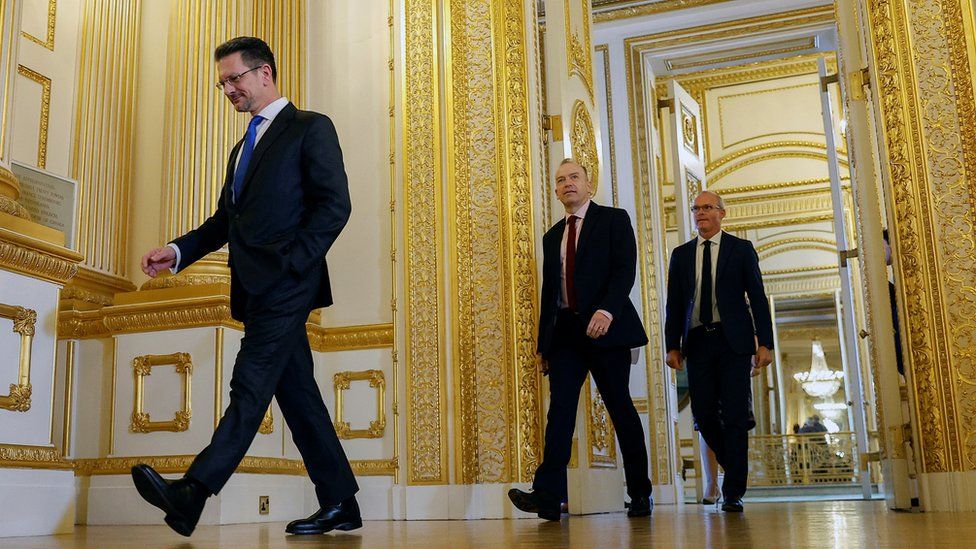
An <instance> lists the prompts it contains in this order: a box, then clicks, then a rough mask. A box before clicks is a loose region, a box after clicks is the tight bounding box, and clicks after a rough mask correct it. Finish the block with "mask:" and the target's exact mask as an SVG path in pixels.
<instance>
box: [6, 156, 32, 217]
mask: <svg viewBox="0 0 976 549" xmlns="http://www.w3.org/2000/svg"><path fill="white" fill-rule="evenodd" d="M2 172H8V173H9V170H6V169H4V168H3V166H0V173H2ZM0 183H4V182H3V181H0ZM0 213H4V214H7V215H12V216H14V217H19V218H21V219H27V220H29V219H30V218H31V216H30V213H29V212H28V211H27V208H25V207H23V206H21V205H20V202H17V201H16V200H14V199H13V198H10V197H8V196H4V195H2V194H0Z"/></svg>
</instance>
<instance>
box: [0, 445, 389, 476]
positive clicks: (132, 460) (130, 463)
mask: <svg viewBox="0 0 976 549" xmlns="http://www.w3.org/2000/svg"><path fill="white" fill-rule="evenodd" d="M2 451H3V447H2V446H0V452H2ZM0 455H2V454H0ZM195 458H196V456H188V455H178V456H136V457H113V458H96V459H77V460H74V469H75V475H76V476H79V477H88V476H100V475H129V474H130V470H131V469H132V468H133V467H135V466H136V465H139V464H140V463H144V464H146V465H149V466H151V467H152V468H153V469H155V470H156V471H157V472H159V473H162V474H164V475H167V474H177V473H185V472H186V471H187V469H189V468H190V464H191V463H193V460H194V459H195ZM349 464H350V465H351V466H352V471H353V473H354V474H356V475H357V476H393V475H394V473H395V472H396V470H397V468H398V467H399V466H398V464H397V461H396V460H395V459H362V460H355V459H354V460H349ZM69 468H70V464H69ZM236 472H238V473H250V474H259V475H296V476H304V475H306V474H308V471H307V470H306V469H305V464H304V463H302V461H301V460H297V459H285V458H273V457H253V456H244V459H243V460H241V463H240V465H238V466H237V470H236Z"/></svg>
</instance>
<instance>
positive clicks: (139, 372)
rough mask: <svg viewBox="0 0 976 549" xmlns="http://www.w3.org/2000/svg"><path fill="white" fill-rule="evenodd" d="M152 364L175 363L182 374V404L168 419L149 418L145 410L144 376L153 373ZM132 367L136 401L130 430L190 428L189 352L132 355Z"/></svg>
mask: <svg viewBox="0 0 976 549" xmlns="http://www.w3.org/2000/svg"><path fill="white" fill-rule="evenodd" d="M155 366H175V367H176V371H177V373H179V374H181V375H182V376H183V404H182V407H181V409H180V410H177V411H176V413H175V414H174V416H173V419H171V420H169V421H152V420H151V419H150V417H149V413H148V412H146V411H145V410H144V404H145V391H146V383H145V379H146V377H147V376H149V375H150V374H152V369H153V367H155ZM132 371H133V374H134V375H135V391H134V393H135V402H134V407H133V410H132V422H131V423H130V424H129V430H130V431H132V432H133V433H150V432H153V431H170V432H174V433H178V432H182V431H186V430H187V429H189V428H190V417H191V416H192V412H191V409H190V387H191V385H190V381H191V377H192V373H193V363H192V362H191V360H190V354H189V353H173V354H169V355H143V356H137V357H135V358H134V359H132Z"/></svg>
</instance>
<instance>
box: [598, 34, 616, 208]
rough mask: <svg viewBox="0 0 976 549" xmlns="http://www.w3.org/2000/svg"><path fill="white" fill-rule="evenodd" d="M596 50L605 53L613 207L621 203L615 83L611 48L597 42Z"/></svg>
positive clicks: (604, 81) (604, 71)
mask: <svg viewBox="0 0 976 549" xmlns="http://www.w3.org/2000/svg"><path fill="white" fill-rule="evenodd" d="M595 49H596V51H598V52H600V53H602V54H603V85H604V99H605V100H606V109H607V144H608V146H609V154H610V190H611V192H612V196H613V207H614V208H616V207H618V206H619V205H620V200H619V196H618V193H617V152H616V138H615V136H614V131H613V85H612V80H611V76H610V48H609V46H608V45H607V44H597V46H596V48H595Z"/></svg>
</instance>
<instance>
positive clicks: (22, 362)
mask: <svg viewBox="0 0 976 549" xmlns="http://www.w3.org/2000/svg"><path fill="white" fill-rule="evenodd" d="M0 318H6V319H10V320H12V321H13V323H14V333H16V334H20V358H19V360H18V367H17V383H11V384H10V393H8V394H6V395H3V396H0V408H2V409H4V410H11V411H14V412H26V411H28V410H30V407H31V383H30V366H31V343H32V342H33V340H34V325H35V324H36V323H37V312H36V311H34V310H32V309H26V308H24V307H18V306H15V305H5V304H0Z"/></svg>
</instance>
